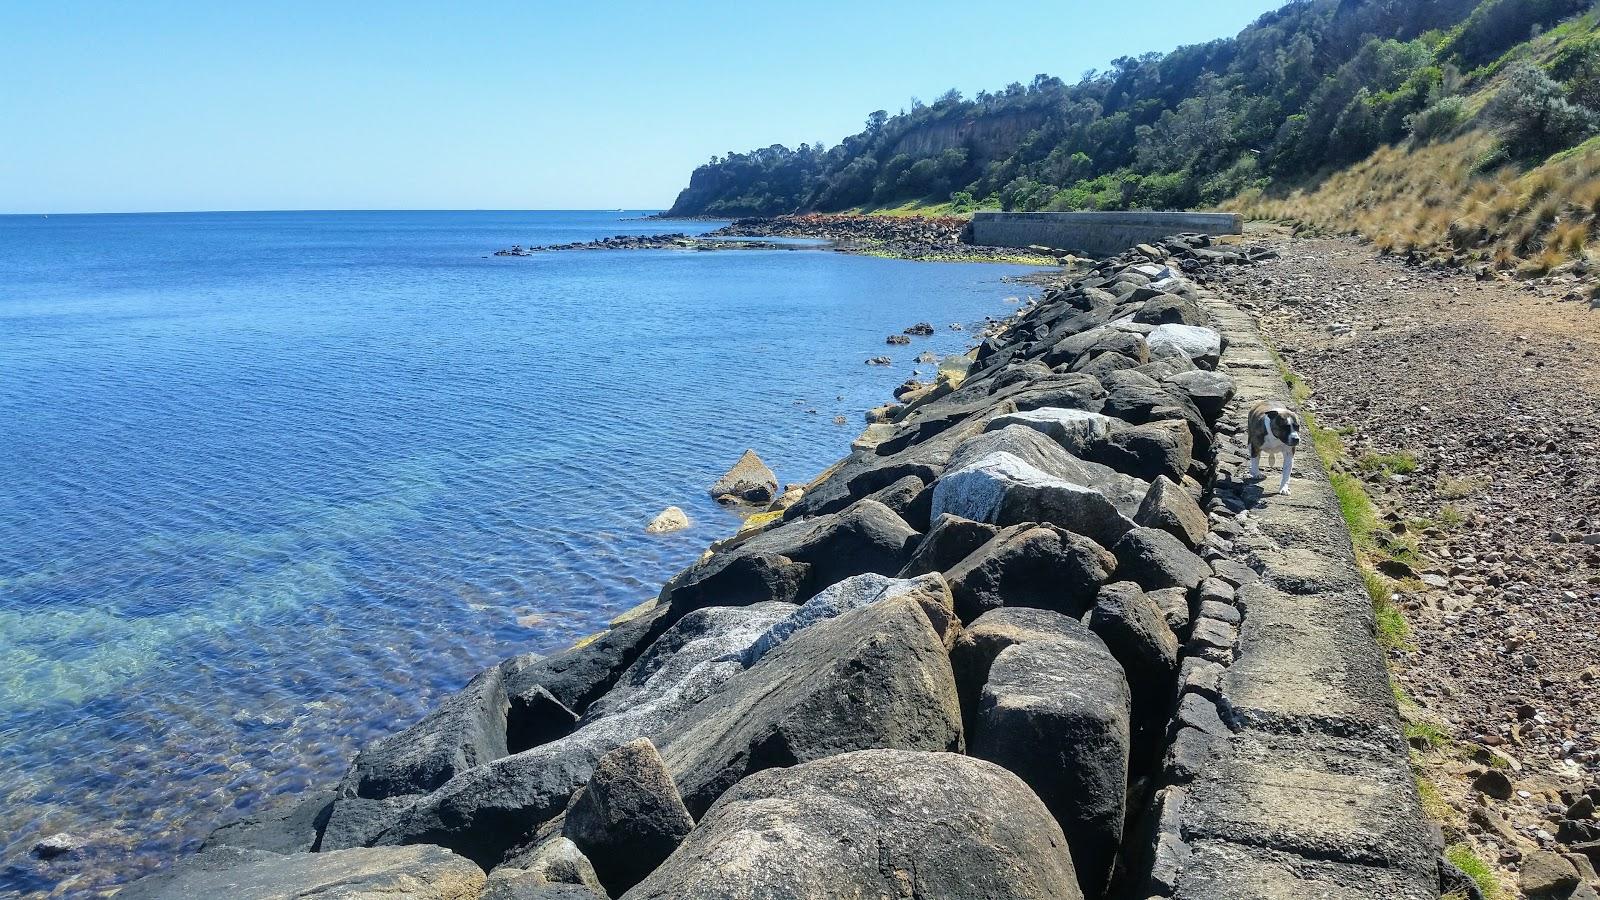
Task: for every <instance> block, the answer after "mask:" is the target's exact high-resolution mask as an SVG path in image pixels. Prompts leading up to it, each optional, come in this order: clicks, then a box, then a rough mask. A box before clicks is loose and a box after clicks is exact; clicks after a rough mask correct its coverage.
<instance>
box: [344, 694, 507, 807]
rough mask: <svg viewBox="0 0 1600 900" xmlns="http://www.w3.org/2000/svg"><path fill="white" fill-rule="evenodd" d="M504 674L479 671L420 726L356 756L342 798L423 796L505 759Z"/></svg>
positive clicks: (505, 701)
mask: <svg viewBox="0 0 1600 900" xmlns="http://www.w3.org/2000/svg"><path fill="white" fill-rule="evenodd" d="M509 707H510V702H509V701H508V700H507V698H506V685H505V675H504V673H503V672H501V670H500V668H499V667H495V668H492V669H489V670H487V671H485V672H481V673H479V674H478V675H477V677H475V678H473V679H472V681H470V682H468V684H467V686H466V687H465V688H464V689H463V690H461V691H460V692H459V693H456V694H454V695H452V696H450V697H448V698H446V699H445V701H444V702H443V703H442V704H440V705H439V707H438V708H437V709H435V710H434V711H433V712H431V713H429V714H428V715H427V716H425V717H424V718H423V719H422V721H420V722H418V723H416V724H415V725H412V726H411V727H410V728H407V729H405V730H404V731H400V732H398V733H396V734H392V735H390V736H389V737H386V738H384V739H382V740H380V741H378V742H377V743H375V744H372V745H371V746H368V747H366V748H365V749H363V750H362V751H361V752H360V753H358V754H357V755H356V759H355V763H354V764H353V765H352V766H351V767H350V772H349V774H348V775H346V776H345V786H344V788H343V789H342V790H343V791H344V793H346V795H353V796H358V797H366V798H369V799H381V798H383V797H395V796H403V795H406V794H425V793H427V792H429V791H431V790H433V789H435V788H437V787H439V786H440V785H442V784H444V783H445V782H446V781H449V780H450V779H451V778H454V777H455V776H456V775H458V774H460V773H462V772H465V771H466V770H468V769H471V768H474V767H476V766H481V765H483V764H484V763H487V762H490V761H493V760H496V759H499V758H500V757H502V756H505V755H506V712H507V710H508V709H509Z"/></svg>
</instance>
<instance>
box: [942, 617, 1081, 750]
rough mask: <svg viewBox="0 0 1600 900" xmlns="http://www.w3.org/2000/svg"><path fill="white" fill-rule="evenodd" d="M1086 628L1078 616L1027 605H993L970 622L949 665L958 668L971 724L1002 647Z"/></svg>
mask: <svg viewBox="0 0 1600 900" xmlns="http://www.w3.org/2000/svg"><path fill="white" fill-rule="evenodd" d="M1086 632H1087V629H1086V628H1085V626H1084V625H1083V623H1081V622H1079V621H1078V620H1077V619H1069V618H1067V617H1066V616H1064V615H1062V614H1061V613H1058V612H1053V611H1051V610H1048V609H1030V608H1028V607H1025V606H1005V607H1001V608H1000V609H992V610H990V611H988V612H986V613H984V614H983V615H981V616H979V617H978V619H977V621H974V622H972V623H971V624H969V625H968V626H967V627H966V628H965V629H964V630H962V632H961V636H960V637H958V638H956V642H955V646H954V647H951V648H950V667H951V669H953V670H954V672H955V676H956V689H957V691H958V692H959V694H960V697H961V709H962V712H963V713H964V714H965V716H966V721H967V724H968V726H969V728H970V726H971V724H972V720H973V716H974V715H976V712H977V708H978V696H979V694H980V693H981V692H982V691H983V683H984V682H985V681H988V680H989V667H990V666H991V665H993V664H994V658H995V657H996V656H999V655H1000V651H1002V650H1004V649H1006V648H1007V647H1010V646H1011V645H1013V644H1022V643H1027V642H1028V641H1048V640H1054V639H1057V638H1082V637H1083V636H1084V635H1085V634H1086Z"/></svg>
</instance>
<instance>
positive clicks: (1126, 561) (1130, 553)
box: [1111, 528, 1211, 591]
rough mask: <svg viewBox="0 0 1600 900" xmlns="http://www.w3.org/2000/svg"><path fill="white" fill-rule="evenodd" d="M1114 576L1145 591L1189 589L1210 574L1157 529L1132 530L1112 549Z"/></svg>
mask: <svg viewBox="0 0 1600 900" xmlns="http://www.w3.org/2000/svg"><path fill="white" fill-rule="evenodd" d="M1111 552H1112V553H1114V554H1116V557H1117V574H1118V575H1119V576H1120V577H1122V578H1128V579H1132V580H1133V581H1137V582H1138V583H1139V586H1140V587H1142V588H1144V589H1145V590H1147V591H1154V590H1160V589H1161V588H1170V587H1181V588H1184V589H1185V590H1193V589H1194V588H1195V587H1197V586H1198V585H1199V584H1200V582H1201V581H1203V580H1205V579H1206V578H1208V577H1209V576H1210V575H1211V567H1210V566H1208V565H1206V562H1205V560H1203V559H1201V558H1200V557H1198V556H1195V555H1194V553H1193V552H1191V551H1190V550H1189V548H1188V547H1185V546H1184V545H1183V542H1182V541H1180V540H1178V539H1177V538H1176V537H1173V536H1172V535H1171V534H1169V533H1167V532H1165V531H1162V530H1160V529H1157V528H1135V529H1134V530H1132V531H1130V532H1128V533H1127V534H1125V535H1123V536H1122V539H1121V540H1119V541H1117V543H1116V544H1115V545H1113V546H1112V548H1111Z"/></svg>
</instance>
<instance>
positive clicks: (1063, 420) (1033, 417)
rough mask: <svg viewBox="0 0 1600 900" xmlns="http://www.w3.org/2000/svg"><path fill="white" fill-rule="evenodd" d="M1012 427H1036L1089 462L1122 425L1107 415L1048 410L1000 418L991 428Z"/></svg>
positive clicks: (1027, 411)
mask: <svg viewBox="0 0 1600 900" xmlns="http://www.w3.org/2000/svg"><path fill="white" fill-rule="evenodd" d="M1012 425H1021V426H1023V427H1024V428H1032V429H1033V430H1035V431H1038V432H1040V433H1042V434H1044V435H1045V436H1046V437H1048V438H1050V439H1051V440H1053V441H1055V442H1056V443H1057V444H1059V445H1061V447H1062V448H1063V449H1065V450H1066V451H1067V452H1068V453H1071V454H1072V455H1073V456H1077V457H1080V458H1083V459H1088V458H1090V456H1089V455H1090V453H1091V448H1093V447H1094V446H1095V445H1097V444H1099V443H1100V442H1102V441H1104V440H1105V439H1106V438H1108V437H1110V436H1111V432H1112V431H1113V430H1115V429H1116V428H1118V427H1120V426H1121V425H1122V423H1121V422H1118V421H1117V420H1116V419H1113V418H1111V417H1110V416H1108V415H1105V414H1103V413H1097V412H1089V411H1088V410H1083V409H1057V408H1055V407H1046V408H1044V409H1030V410H1026V411H1023V412H1014V413H1007V414H1006V415H1003V416H997V417H995V418H994V419H992V420H990V422H989V424H988V426H987V427H988V429H989V430H990V431H998V430H1000V429H1002V428H1009V427H1011V426H1012Z"/></svg>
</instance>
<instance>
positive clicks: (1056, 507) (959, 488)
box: [933, 452, 1133, 545]
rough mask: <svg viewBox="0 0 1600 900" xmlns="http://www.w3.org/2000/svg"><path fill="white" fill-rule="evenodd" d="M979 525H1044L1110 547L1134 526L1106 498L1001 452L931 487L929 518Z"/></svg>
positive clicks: (958, 471)
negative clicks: (947, 517) (946, 516)
mask: <svg viewBox="0 0 1600 900" xmlns="http://www.w3.org/2000/svg"><path fill="white" fill-rule="evenodd" d="M943 513H952V514H954V515H957V516H960V517H962V518H965V519H972V520H973V521H977V522H989V523H992V524H995V525H1016V524H1019V523H1022V522H1048V523H1050V524H1053V525H1058V526H1060V527H1062V528H1065V529H1067V530H1068V531H1073V532H1077V533H1078V534H1082V535H1086V536H1088V537H1090V538H1093V539H1094V540H1096V541H1098V542H1099V543H1101V544H1105V545H1110V544H1112V543H1115V542H1116V540H1117V539H1118V538H1119V537H1121V536H1122V535H1123V534H1125V533H1126V532H1127V531H1128V530H1129V529H1130V528H1131V527H1132V526H1133V522H1132V521H1131V520H1130V519H1129V518H1128V517H1127V516H1126V515H1124V514H1123V513H1122V512H1120V511H1119V510H1118V509H1117V506H1116V504H1115V503H1114V502H1112V501H1111V500H1110V499H1109V498H1108V497H1106V496H1105V494H1103V493H1101V492H1100V491H1098V490H1096V489H1094V488H1092V487H1086V486H1084V485H1081V484H1074V483H1072V482H1070V481H1066V480H1064V479H1062V478H1058V477H1056V476H1053V475H1050V474H1048V473H1047V472H1044V471H1042V470H1040V469H1039V468H1037V467H1035V466H1032V465H1029V464H1028V463H1027V462H1026V461H1024V460H1022V459H1019V458H1018V457H1016V456H1014V455H1012V454H1010V453H1005V452H995V453H991V454H989V455H988V456H985V457H983V458H982V459H979V460H977V461H975V462H973V463H971V464H969V465H967V466H965V467H964V468H962V469H959V470H957V471H953V472H949V473H947V474H946V475H945V476H944V477H943V478H941V479H939V482H938V483H937V484H936V485H934V489H933V515H934V516H935V517H938V516H939V515H941V514H943Z"/></svg>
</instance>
